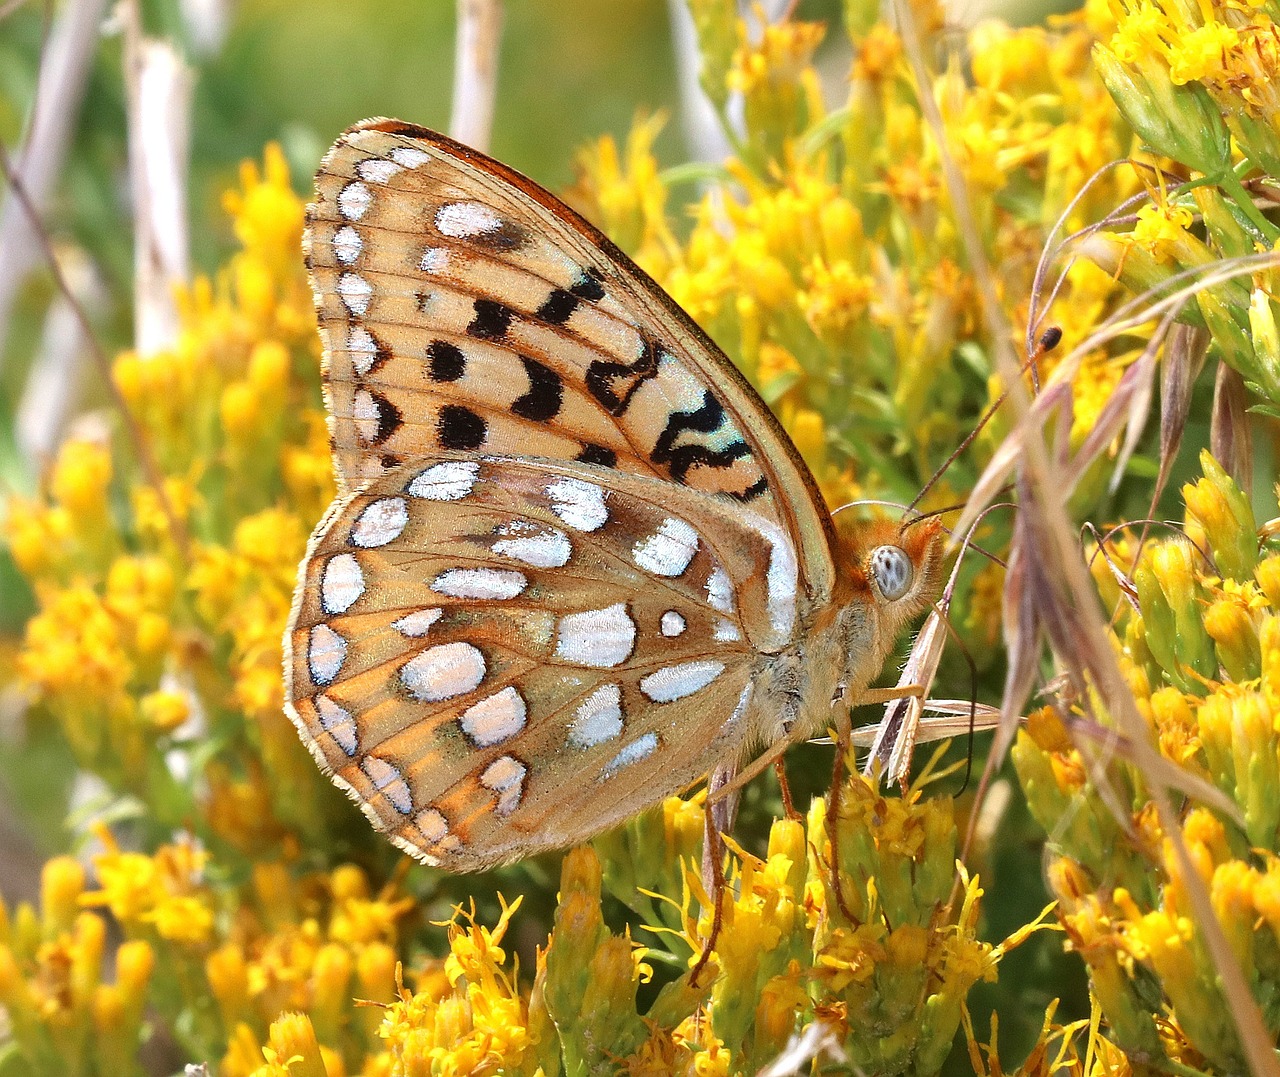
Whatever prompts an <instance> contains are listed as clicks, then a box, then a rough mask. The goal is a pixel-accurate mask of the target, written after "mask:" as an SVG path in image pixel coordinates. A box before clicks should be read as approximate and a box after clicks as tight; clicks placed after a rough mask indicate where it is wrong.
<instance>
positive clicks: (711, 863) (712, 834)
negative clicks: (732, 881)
mask: <svg viewBox="0 0 1280 1077" xmlns="http://www.w3.org/2000/svg"><path fill="white" fill-rule="evenodd" d="M735 770H736V768H735V767H734V766H732V765H725V766H719V767H716V769H715V770H713V771H712V772H711V777H710V779H708V781H707V800H706V807H705V812H706V819H705V822H704V824H703V841H702V885H703V887H704V888H705V889H706V891H707V894H708V895H710V897H711V909H712V912H711V931H710V933H709V934H708V935H707V941H706V942H705V943H704V944H703V947H702V954H701V956H699V958H698V963H697V964H696V965H694V967H693V972H692V973H691V974H690V976H689V985H690V986H691V987H695V988H696V987H697V986H698V977H699V976H700V975H702V970H703V969H704V968H705V967H706V964H707V962H708V961H709V960H710V959H711V952H712V951H713V950H714V949H715V946H716V940H717V939H718V938H719V935H720V927H721V922H722V910H723V907H724V890H725V879H724V842H723V841H721V839H720V835H721V834H723V833H724V832H725V831H726V830H732V829H733V823H734V820H735V819H736V818H737V815H738V799H739V792H738V789H737V788H733V789H730V790H729V791H728V792H727V793H725V795H724V796H721V797H715V796H714V794H715V793H718V792H719V791H720V790H722V789H723V788H724V787H725V786H727V785H729V784H730V783H731V782H732V781H733V777H734V772H735Z"/></svg>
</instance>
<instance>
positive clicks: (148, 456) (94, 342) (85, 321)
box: [0, 144, 191, 556]
mask: <svg viewBox="0 0 1280 1077" xmlns="http://www.w3.org/2000/svg"><path fill="white" fill-rule="evenodd" d="M0 174H2V175H3V176H4V179H5V182H6V183H7V184H8V185H9V191H10V193H11V195H12V196H13V197H14V198H16V199H17V201H18V204H19V205H20V206H22V207H23V208H24V210H25V212H26V213H27V214H28V216H29V218H30V220H31V226H32V230H33V232H34V235H35V238H36V242H37V243H38V244H39V246H40V250H41V252H42V253H43V254H44V257H45V261H46V262H47V263H48V265H49V272H50V273H51V274H52V275H53V283H54V286H55V287H56V288H57V289H58V291H59V292H60V293H61V294H62V295H63V296H64V297H65V298H66V300H67V302H68V303H69V304H70V305H71V310H72V311H73V312H74V314H75V317H76V321H77V322H79V323H80V329H81V332H83V333H84V338H85V341H86V342H87V343H88V345H89V354H90V355H92V356H93V362H94V365H95V366H96V367H97V368H98V374H99V376H100V377H101V378H102V382H103V385H105V386H106V389H107V393H108V395H109V396H110V397H111V402H112V404H114V405H115V407H116V409H117V410H118V411H119V412H120V416H121V418H122V420H123V421H124V426H125V430H126V432H127V433H128V436H129V440H130V442H131V443H132V444H133V449H134V452H135V453H136V454H137V457H138V463H139V465H140V466H141V467H142V472H143V474H144V475H145V476H146V480H147V484H148V485H149V486H151V487H152V488H153V489H154V490H155V492H156V498H157V500H158V501H159V504H160V510H161V511H162V512H163V513H164V515H165V518H166V520H167V521H168V524H169V531H170V534H171V535H172V536H173V540H174V543H175V545H177V547H178V549H179V550H180V551H182V554H183V556H188V555H189V553H190V547H191V543H190V539H189V538H188V536H187V530H186V528H185V527H184V526H183V524H182V522H181V521H180V520H179V519H178V516H177V513H176V512H175V511H174V509H173V504H172V502H170V500H169V493H168V491H167V490H166V489H165V488H164V479H163V476H162V475H161V472H160V468H159V465H158V464H157V463H156V459H155V456H154V455H153V454H152V452H151V445H150V443H149V442H148V441H147V439H146V436H145V435H144V434H143V432H142V427H141V426H140V425H139V423H138V421H137V419H136V418H135V417H134V415H133V413H132V412H131V411H130V410H129V402H128V401H127V400H125V398H124V394H123V393H122V392H121V391H120V386H119V385H118V384H116V379H115V375H114V374H113V373H112V371H111V361H110V360H109V359H108V358H107V353H106V352H105V351H104V350H103V348H102V344H101V342H100V341H99V340H98V337H97V335H96V334H95V333H94V331H93V327H92V326H91V325H90V324H89V317H88V315H86V314H85V312H84V307H83V306H81V305H80V302H79V301H78V300H77V298H76V296H75V293H74V292H72V290H71V288H70V286H69V285H68V284H67V280H66V277H65V276H64V275H63V272H62V268H61V266H59V265H58V259H57V256H56V255H55V254H54V250H53V244H52V242H51V241H50V239H49V234H48V232H46V231H45V228H44V223H43V222H42V221H41V220H40V216H39V214H38V213H37V212H36V208H35V206H33V205H32V204H31V199H30V198H29V197H28V195H27V192H26V189H25V188H24V187H23V186H22V182H21V181H20V180H19V179H18V177H17V176H15V175H14V171H13V163H12V161H11V160H10V158H9V152H8V150H6V149H5V148H4V146H3V144H0Z"/></svg>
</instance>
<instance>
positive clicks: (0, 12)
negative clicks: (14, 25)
mask: <svg viewBox="0 0 1280 1077" xmlns="http://www.w3.org/2000/svg"><path fill="white" fill-rule="evenodd" d="M29 2H30V0H9V2H8V3H7V4H0V22H4V20H5V19H7V18H8V17H9V16H10V15H12V14H13V13H14V12H15V11H17V10H18V8H20V7H24V6H26V4H28V3H29ZM47 6H48V5H46V7H47Z"/></svg>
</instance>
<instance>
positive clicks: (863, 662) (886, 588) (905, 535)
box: [837, 517, 944, 685]
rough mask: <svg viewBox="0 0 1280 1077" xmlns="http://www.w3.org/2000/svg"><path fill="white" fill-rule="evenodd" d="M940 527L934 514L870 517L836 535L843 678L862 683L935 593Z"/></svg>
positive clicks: (940, 557)
mask: <svg viewBox="0 0 1280 1077" xmlns="http://www.w3.org/2000/svg"><path fill="white" fill-rule="evenodd" d="M943 539H944V532H943V530H942V525H941V523H940V521H939V520H938V519H937V518H934V517H931V518H928V519H924V520H911V521H908V522H906V523H901V524H900V523H896V522H893V521H889V520H885V521H876V522H870V523H862V524H859V525H857V526H856V527H851V528H849V529H848V530H847V531H845V532H844V533H843V534H842V536H841V545H842V547H843V550H842V553H843V555H844V556H843V558H842V561H843V562H844V564H845V565H846V566H847V567H846V570H845V571H846V575H845V587H846V588H847V591H846V594H845V596H844V597H843V600H842V601H839V602H838V603H837V608H839V609H840V610H841V614H840V620H841V621H842V622H843V625H842V627H843V631H838V632H837V635H838V636H840V637H843V641H842V650H843V654H844V661H845V663H846V668H845V671H844V677H843V678H842V680H843V682H844V683H846V684H848V685H859V684H866V683H867V682H868V681H869V680H870V679H871V678H872V677H874V676H875V675H876V673H878V672H879V669H880V665H881V663H883V661H884V659H885V656H886V655H887V654H888V652H889V651H890V650H891V649H892V647H893V644H894V641H895V640H896V639H897V638H898V636H899V635H900V634H901V632H902V631H903V630H904V629H905V628H906V627H907V626H908V625H909V624H910V623H911V622H912V621H914V620H915V619H916V618H917V617H919V616H920V614H922V613H923V612H924V611H925V610H927V609H928V608H929V606H930V605H931V604H932V603H933V601H934V600H935V599H936V598H937V597H938V593H939V590H940V588H941V583H942V572H943V547H944V542H943Z"/></svg>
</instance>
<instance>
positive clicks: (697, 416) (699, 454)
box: [649, 389, 751, 482]
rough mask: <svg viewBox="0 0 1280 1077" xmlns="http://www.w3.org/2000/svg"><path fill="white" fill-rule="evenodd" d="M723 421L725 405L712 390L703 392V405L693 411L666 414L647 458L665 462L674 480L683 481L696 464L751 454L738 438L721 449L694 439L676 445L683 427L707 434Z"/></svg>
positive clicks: (718, 462) (723, 461) (715, 464)
mask: <svg viewBox="0 0 1280 1077" xmlns="http://www.w3.org/2000/svg"><path fill="white" fill-rule="evenodd" d="M723 422H724V407H723V406H722V405H721V403H720V401H718V400H717V399H716V398H715V396H714V395H713V394H712V392H711V390H710V389H708V390H706V391H705V392H704V393H703V394H702V406H701V407H699V408H695V409H694V410H693V411H673V412H672V413H671V415H670V416H669V417H668V418H667V425H666V428H665V429H664V430H663V431H662V433H661V434H659V435H658V440H657V442H656V443H655V444H654V446H653V451H652V452H651V453H650V454H649V458H650V459H651V460H653V462H654V463H655V464H665V465H667V470H668V471H670V472H671V477H672V478H673V479H675V480H676V482H684V478H685V475H687V474H688V472H689V469H690V468H691V467H693V466H694V465H695V464H702V465H705V466H708V467H728V466H729V465H730V464H731V463H733V461H735V460H737V459H739V458H741V457H743V456H750V455H751V449H750V447H749V446H748V445H747V443H746V442H745V441H743V440H741V439H739V440H737V441H733V442H730V443H729V444H728V445H726V446H725V447H724V448H723V449H710V448H708V447H707V446H706V445H700V444H698V443H697V442H694V443H692V444H686V445H677V444H676V439H677V438H678V437H679V436H680V435H681V434H683V433H684V432H685V431H686V430H688V431H692V432H695V433H699V434H710V433H713V432H714V431H716V430H718V429H719V428H720V425H721V423H723Z"/></svg>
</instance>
